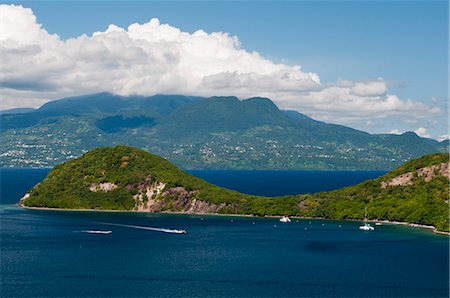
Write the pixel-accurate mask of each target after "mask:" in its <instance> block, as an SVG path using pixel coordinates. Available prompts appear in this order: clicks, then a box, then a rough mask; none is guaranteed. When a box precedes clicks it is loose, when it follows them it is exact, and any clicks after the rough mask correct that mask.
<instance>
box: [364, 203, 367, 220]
mask: <svg viewBox="0 0 450 298" xmlns="http://www.w3.org/2000/svg"><path fill="white" fill-rule="evenodd" d="M364 224H367V206H366V210H365V212H364Z"/></svg>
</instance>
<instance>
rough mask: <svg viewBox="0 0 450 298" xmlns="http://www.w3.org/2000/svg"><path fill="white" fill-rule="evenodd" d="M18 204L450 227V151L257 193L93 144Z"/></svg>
mask: <svg viewBox="0 0 450 298" xmlns="http://www.w3.org/2000/svg"><path fill="white" fill-rule="evenodd" d="M19 204H20V205H21V206H23V207H35V208H59V209H87V210H124V211H140V212H177V213H190V214H238V215H253V216H281V215H287V216H298V217H320V218H327V219H362V218H363V217H364V209H365V207H367V208H368V210H369V214H368V218H369V219H371V220H387V221H399V222H408V223H412V224H417V225H429V226H434V227H435V228H436V230H437V231H442V232H449V222H448V217H449V210H448V208H449V155H448V154H447V153H439V154H430V155H426V156H423V157H421V158H419V159H415V160H412V161H409V162H407V163H406V164H404V165H402V166H401V167H399V168H397V169H396V170H394V171H391V172H389V173H387V174H386V175H384V176H382V177H379V178H377V179H374V180H369V181H365V182H363V183H360V184H358V185H355V186H351V187H346V188H342V189H339V190H335V191H329V192H321V193H317V194H305V195H293V196H282V197H261V196H252V195H247V194H242V193H239V192H236V191H232V190H228V189H224V188H221V187H218V186H215V185H213V184H210V183H208V182H206V181H204V180H202V179H199V178H197V177H194V176H192V175H190V174H188V173H186V172H184V171H182V170H180V169H179V168H177V167H176V166H174V165H173V164H172V163H170V162H169V161H167V160H166V159H164V158H161V157H159V156H157V155H153V154H150V153H148V152H146V151H144V150H141V149H138V148H133V147H129V146H123V145H119V146H115V147H104V148H97V149H94V150H92V151H90V152H88V153H86V154H84V155H83V156H82V157H80V158H77V159H74V160H71V161H68V162H66V163H63V164H61V165H58V166H56V167H54V168H53V169H52V170H51V171H50V172H49V174H48V176H47V177H46V178H45V179H44V180H43V181H42V182H40V183H39V184H37V185H36V186H34V187H33V188H32V189H31V190H30V191H29V193H27V194H26V195H25V196H24V197H23V198H22V199H21V201H20V202H19Z"/></svg>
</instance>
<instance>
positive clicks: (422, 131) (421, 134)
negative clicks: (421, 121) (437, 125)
mask: <svg viewBox="0 0 450 298" xmlns="http://www.w3.org/2000/svg"><path fill="white" fill-rule="evenodd" d="M414 132H415V133H416V134H417V135H418V136H419V137H422V138H429V137H430V135H429V134H427V129H426V128H424V127H419V128H418V129H416V130H415V131H414Z"/></svg>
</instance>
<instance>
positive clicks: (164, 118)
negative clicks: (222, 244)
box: [0, 93, 449, 170]
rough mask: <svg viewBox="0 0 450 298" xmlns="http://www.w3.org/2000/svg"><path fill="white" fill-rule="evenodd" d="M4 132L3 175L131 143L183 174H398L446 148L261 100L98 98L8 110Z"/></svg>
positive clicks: (0, 130) (2, 118) (0, 117)
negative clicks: (398, 169)
mask: <svg viewBox="0 0 450 298" xmlns="http://www.w3.org/2000/svg"><path fill="white" fill-rule="evenodd" d="M0 123H1V125H0V138H1V139H2V147H1V149H0V167H52V166H54V165H57V164H60V163H62V162H65V161H67V160H69V159H73V158H76V157H79V156H81V155H82V154H83V153H85V152H87V151H88V150H91V149H94V148H97V147H104V146H115V145H119V144H128V145H131V146H134V147H138V148H141V149H144V150H146V151H148V152H151V153H153V154H157V155H159V156H163V157H164V158H166V159H168V160H170V161H171V162H173V163H174V164H175V165H177V166H178V167H180V168H183V169H245V170H255V169H256V170H392V169H394V168H396V167H398V166H400V165H402V164H403V163H404V162H406V161H408V160H411V159H413V158H418V157H420V156H423V155H426V154H430V153H434V152H447V151H448V148H449V147H448V146H449V143H448V140H445V141H442V142H438V141H436V140H433V139H429V138H421V137H419V136H418V135H417V134H415V133H414V132H405V133H403V134H401V135H395V134H369V133H366V132H363V131H359V130H356V129H353V128H350V127H346V126H343V125H336V124H330V123H324V122H321V121H317V120H315V119H312V118H310V117H308V116H306V115H304V114H301V113H298V112H296V111H286V110H280V109H279V108H278V107H277V106H276V105H275V104H274V103H273V102H272V101H271V100H270V99H268V98H261V97H253V98H248V99H245V100H240V99H238V98H237V97H233V96H229V97H211V98H203V97H194V96H183V95H155V96H149V97H143V96H128V97H125V96H119V95H115V94H111V93H98V94H90V95H85V96H78V97H71V98H63V99H60V100H54V101H51V102H48V103H46V104H44V105H43V106H41V107H40V108H38V109H29V110H26V109H25V110H24V109H21V110H12V111H11V110H10V111H4V112H3V113H0Z"/></svg>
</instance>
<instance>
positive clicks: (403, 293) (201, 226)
mask: <svg viewBox="0 0 450 298" xmlns="http://www.w3.org/2000/svg"><path fill="white" fill-rule="evenodd" d="M4 170H5V169H2V171H1V183H2V185H1V186H2V187H1V197H2V199H1V200H2V204H3V205H2V206H1V208H0V218H1V230H0V243H1V264H0V265H1V266H0V270H1V280H0V282H1V287H0V289H1V296H2V297H11V296H17V297H37V296H42V297H55V296H58V297H138V296H140V297H142V296H145V297H150V296H151V297H189V296H191V297H192V296H195V297H212V296H216V297H230V296H233V297H274V296H277V297H280V296H281V297H318V296H319V297H324V296H326V297H448V294H449V285H448V279H449V273H448V271H449V266H448V264H449V255H448V249H449V243H448V237H447V236H442V235H435V234H432V233H431V232H429V231H425V230H422V229H414V228H410V227H405V226H395V225H383V226H377V227H376V230H375V231H374V232H363V231H360V230H359V229H358V226H359V223H358V222H350V221H327V220H318V219H317V220H309V219H299V220H298V222H297V220H296V219H294V220H293V222H292V223H290V224H283V223H281V222H279V221H278V219H276V218H251V217H248V218H246V217H225V216H193V215H169V214H144V213H132V212H74V211H47V210H27V209H21V208H16V207H14V206H13V205H12V204H14V203H15V202H17V200H18V198H20V196H21V195H23V193H24V192H25V191H26V190H27V189H28V188H29V187H31V186H32V185H34V184H35V183H36V182H38V181H40V179H42V178H43V177H45V175H46V172H45V171H43V170H18V171H17V170H13V169H7V171H6V172H5V171H4ZM27 171H29V172H27ZM33 171H37V172H35V173H34V174H32V172H33ZM39 171H42V172H39ZM242 180H244V179H241V181H242ZM317 184H321V183H320V182H317ZM142 227H158V228H167V229H185V230H187V234H185V235H177V234H168V233H161V232H155V231H148V230H144V229H142ZM92 230H102V231H111V232H112V233H111V234H92V233H88V232H87V231H92Z"/></svg>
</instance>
